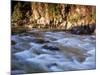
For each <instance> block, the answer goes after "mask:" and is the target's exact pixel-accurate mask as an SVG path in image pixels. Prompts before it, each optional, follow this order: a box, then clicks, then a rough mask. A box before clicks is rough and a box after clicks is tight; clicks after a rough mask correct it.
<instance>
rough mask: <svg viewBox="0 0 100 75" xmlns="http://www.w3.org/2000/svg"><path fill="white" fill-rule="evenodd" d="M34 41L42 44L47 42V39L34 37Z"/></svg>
mask: <svg viewBox="0 0 100 75" xmlns="http://www.w3.org/2000/svg"><path fill="white" fill-rule="evenodd" d="M34 42H35V43H39V44H43V43H49V41H47V40H45V39H41V38H39V39H34Z"/></svg>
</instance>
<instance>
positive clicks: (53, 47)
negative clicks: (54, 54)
mask: <svg viewBox="0 0 100 75" xmlns="http://www.w3.org/2000/svg"><path fill="white" fill-rule="evenodd" d="M42 48H44V49H49V50H54V51H55V50H57V51H59V48H58V47H55V46H48V45H44V46H43V47H42Z"/></svg>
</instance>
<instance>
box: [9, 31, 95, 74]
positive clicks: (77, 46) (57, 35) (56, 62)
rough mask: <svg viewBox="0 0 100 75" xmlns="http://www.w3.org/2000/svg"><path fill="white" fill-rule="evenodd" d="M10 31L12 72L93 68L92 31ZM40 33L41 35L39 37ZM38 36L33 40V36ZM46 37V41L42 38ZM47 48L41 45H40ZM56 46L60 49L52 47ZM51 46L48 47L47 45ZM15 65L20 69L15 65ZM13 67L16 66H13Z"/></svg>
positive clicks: (93, 46)
mask: <svg viewBox="0 0 100 75" xmlns="http://www.w3.org/2000/svg"><path fill="white" fill-rule="evenodd" d="M32 32H33V33H35V32H36V33H38V31H31V34H29V33H26V34H28V35H27V36H26V35H24V34H23V35H21V36H20V35H12V36H11V40H12V41H14V42H15V43H16V44H14V45H12V49H11V50H13V51H12V56H13V57H12V58H13V59H12V60H16V61H18V63H15V62H12V67H13V69H12V73H13V74H19V73H36V72H55V71H72V70H85V69H95V68H96V62H95V49H96V48H95V46H96V45H95V44H96V43H95V42H96V40H95V35H74V34H70V33H66V32H41V34H39V35H38V36H35V35H34V34H32ZM41 36H42V37H41ZM40 38H41V39H42V42H41V40H39V41H38V42H35V41H34V40H38V39H40ZM45 40H48V42H45ZM45 45H46V46H47V47H48V49H44V47H43V46H45ZM50 47H52V48H54V47H55V48H56V47H57V48H58V49H59V50H52V49H51V48H50ZM49 48H50V49H49ZM15 64H16V65H19V64H21V66H18V67H19V68H20V69H18V68H16V67H15ZM14 67H15V68H14Z"/></svg>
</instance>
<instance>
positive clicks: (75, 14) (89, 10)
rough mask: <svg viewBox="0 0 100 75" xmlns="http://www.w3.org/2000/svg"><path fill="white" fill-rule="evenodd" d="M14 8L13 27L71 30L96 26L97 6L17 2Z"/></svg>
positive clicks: (14, 2) (13, 2)
mask: <svg viewBox="0 0 100 75" xmlns="http://www.w3.org/2000/svg"><path fill="white" fill-rule="evenodd" d="M13 4H14V5H13ZM12 6H13V7H12V27H13V26H17V27H18V26H23V27H28V28H30V29H31V28H43V29H44V28H48V29H67V30H70V29H72V28H73V27H76V26H85V25H86V26H88V27H90V25H96V7H95V6H86V5H71V4H53V3H40V2H31V3H30V2H17V1H12Z"/></svg>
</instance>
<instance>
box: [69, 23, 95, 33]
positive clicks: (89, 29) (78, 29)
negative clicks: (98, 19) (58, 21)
mask: <svg viewBox="0 0 100 75" xmlns="http://www.w3.org/2000/svg"><path fill="white" fill-rule="evenodd" d="M95 29H96V25H94V24H91V25H81V26H74V27H72V29H71V30H70V31H71V33H72V34H92V33H94V31H95Z"/></svg>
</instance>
